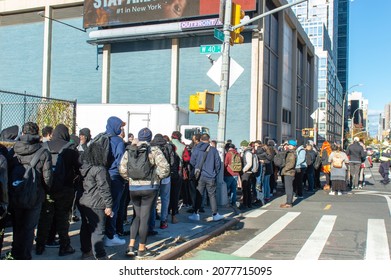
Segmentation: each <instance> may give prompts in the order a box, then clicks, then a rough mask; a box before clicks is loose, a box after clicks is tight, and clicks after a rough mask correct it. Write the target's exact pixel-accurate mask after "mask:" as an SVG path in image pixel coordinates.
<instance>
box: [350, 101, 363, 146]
mask: <svg viewBox="0 0 391 280" xmlns="http://www.w3.org/2000/svg"><path fill="white" fill-rule="evenodd" d="M358 110H361V111H362V108H357V109H356V110H354V112H353V114H352V119H351V121H350V129H351V131H352V136H351V142H352V143H353V133H354V114H355V113H356V112H357V111H358ZM357 134H358V133H357Z"/></svg>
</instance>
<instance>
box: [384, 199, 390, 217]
mask: <svg viewBox="0 0 391 280" xmlns="http://www.w3.org/2000/svg"><path fill="white" fill-rule="evenodd" d="M383 196H384V197H385V198H386V201H387V205H388V211H389V212H390V216H391V199H390V197H389V196H387V195H383Z"/></svg>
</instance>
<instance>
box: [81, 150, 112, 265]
mask: <svg viewBox="0 0 391 280" xmlns="http://www.w3.org/2000/svg"><path fill="white" fill-rule="evenodd" d="M103 154H104V152H103V147H102V146H101V145H99V144H98V143H92V144H91V145H90V146H89V148H88V149H86V150H85V151H84V153H83V155H82V160H83V165H82V167H81V168H80V173H81V175H82V177H83V194H82V196H81V198H80V200H79V205H80V208H79V209H80V214H81V218H82V222H81V227H80V245H81V251H82V256H81V259H89V258H91V257H95V259H97V260H104V259H108V257H107V254H106V250H105V247H104V245H103V244H104V242H103V240H104V236H105V235H104V230H105V222H106V217H110V215H112V213H113V212H112V205H113V200H112V197H111V191H110V176H109V173H108V172H107V169H106V168H105V166H104V159H103Z"/></svg>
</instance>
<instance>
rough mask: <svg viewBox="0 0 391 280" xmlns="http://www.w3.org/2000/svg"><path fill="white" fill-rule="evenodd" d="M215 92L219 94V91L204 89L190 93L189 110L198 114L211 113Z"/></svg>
mask: <svg viewBox="0 0 391 280" xmlns="http://www.w3.org/2000/svg"><path fill="white" fill-rule="evenodd" d="M216 94H220V92H210V91H207V90H204V91H201V92H197V93H196V94H192V95H190V98H189V110H190V111H192V112H194V113H198V114H202V113H213V110H214V96H215V95H216Z"/></svg>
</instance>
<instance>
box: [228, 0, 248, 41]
mask: <svg viewBox="0 0 391 280" xmlns="http://www.w3.org/2000/svg"><path fill="white" fill-rule="evenodd" d="M244 16H245V14H244V11H243V10H242V6H241V5H238V4H235V3H232V9H231V26H235V25H238V24H240V21H241V20H242V19H243V18H244ZM243 29H244V27H243V26H242V27H239V28H236V29H235V30H234V31H231V42H230V44H231V46H232V45H233V44H242V43H243V42H244V37H243V36H242V35H241V34H240V33H241V32H242V31H243Z"/></svg>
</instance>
